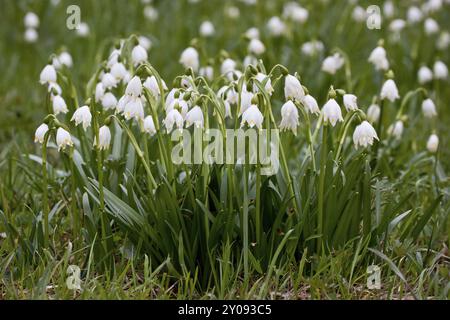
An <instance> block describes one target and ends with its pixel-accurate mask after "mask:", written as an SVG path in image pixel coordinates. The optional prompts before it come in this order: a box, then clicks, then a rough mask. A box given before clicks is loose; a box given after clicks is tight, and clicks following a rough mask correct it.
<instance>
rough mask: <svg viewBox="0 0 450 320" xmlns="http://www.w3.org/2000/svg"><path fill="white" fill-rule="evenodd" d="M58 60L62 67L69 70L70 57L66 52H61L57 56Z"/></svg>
mask: <svg viewBox="0 0 450 320" xmlns="http://www.w3.org/2000/svg"><path fill="white" fill-rule="evenodd" d="M58 60H59V62H60V63H61V64H62V65H65V66H66V67H67V68H70V67H72V65H73V60H72V56H71V55H70V53H68V52H67V51H63V52H61V53H60V54H59V56H58Z"/></svg>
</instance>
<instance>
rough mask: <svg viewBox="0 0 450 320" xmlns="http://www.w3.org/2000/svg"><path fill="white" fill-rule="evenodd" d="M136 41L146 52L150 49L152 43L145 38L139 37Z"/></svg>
mask: <svg viewBox="0 0 450 320" xmlns="http://www.w3.org/2000/svg"><path fill="white" fill-rule="evenodd" d="M138 41H139V45H140V46H141V47H143V48H144V49H145V50H146V51H148V50H150V49H151V48H152V41H151V40H150V39H149V38H147V37H145V36H139V38H138Z"/></svg>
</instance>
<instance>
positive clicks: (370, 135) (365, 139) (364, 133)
mask: <svg viewBox="0 0 450 320" xmlns="http://www.w3.org/2000/svg"><path fill="white" fill-rule="evenodd" d="M374 139H376V140H379V139H378V136H377V132H376V131H375V129H374V128H373V127H372V125H371V124H370V123H369V122H367V121H363V122H362V123H361V124H360V125H358V126H357V127H356V128H355V131H354V133H353V143H354V144H355V147H358V146H360V147H364V148H366V147H367V146H371V145H372V144H373V140H374Z"/></svg>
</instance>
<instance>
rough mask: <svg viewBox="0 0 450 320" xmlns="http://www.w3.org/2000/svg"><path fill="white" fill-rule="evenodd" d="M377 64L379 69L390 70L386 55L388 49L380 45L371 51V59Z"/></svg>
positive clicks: (376, 67) (370, 60) (371, 61)
mask: <svg viewBox="0 0 450 320" xmlns="http://www.w3.org/2000/svg"><path fill="white" fill-rule="evenodd" d="M368 61H369V62H370V63H372V64H373V65H374V66H375V69H377V70H388V69H389V61H388V60H387V57H386V50H385V49H384V48H383V47H381V46H378V47H376V48H375V49H373V51H372V52H371V53H370V56H369V60H368Z"/></svg>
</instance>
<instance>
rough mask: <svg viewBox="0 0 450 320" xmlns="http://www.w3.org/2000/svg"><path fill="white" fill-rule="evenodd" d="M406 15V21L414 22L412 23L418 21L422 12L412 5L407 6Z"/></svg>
mask: <svg viewBox="0 0 450 320" xmlns="http://www.w3.org/2000/svg"><path fill="white" fill-rule="evenodd" d="M406 16H407V20H408V22H409V23H411V24H414V23H417V22H420V21H421V20H422V18H423V13H422V11H421V10H420V9H419V8H417V7H415V6H412V7H409V8H408V12H407V14H406Z"/></svg>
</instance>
